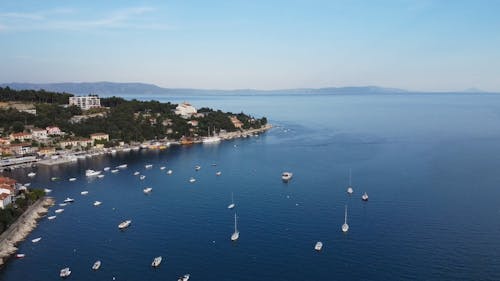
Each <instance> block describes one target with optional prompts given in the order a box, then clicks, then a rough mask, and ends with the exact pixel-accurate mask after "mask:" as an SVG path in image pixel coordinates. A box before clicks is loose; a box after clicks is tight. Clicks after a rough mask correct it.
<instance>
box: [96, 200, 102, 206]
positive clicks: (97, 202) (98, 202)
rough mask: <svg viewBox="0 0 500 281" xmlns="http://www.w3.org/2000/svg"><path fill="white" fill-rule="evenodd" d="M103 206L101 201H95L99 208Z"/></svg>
mask: <svg viewBox="0 0 500 281" xmlns="http://www.w3.org/2000/svg"><path fill="white" fill-rule="evenodd" d="M101 204H102V202H101V201H95V202H94V206H99V205H101Z"/></svg>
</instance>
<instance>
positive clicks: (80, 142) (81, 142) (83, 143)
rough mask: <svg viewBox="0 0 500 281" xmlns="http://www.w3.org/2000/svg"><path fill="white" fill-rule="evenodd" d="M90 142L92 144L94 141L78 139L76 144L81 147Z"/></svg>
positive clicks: (88, 144) (89, 144)
mask: <svg viewBox="0 0 500 281" xmlns="http://www.w3.org/2000/svg"><path fill="white" fill-rule="evenodd" d="M92 144H94V141H93V140H91V139H79V140H78V145H79V146H81V147H87V146H92Z"/></svg>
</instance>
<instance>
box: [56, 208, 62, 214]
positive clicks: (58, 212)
mask: <svg viewBox="0 0 500 281" xmlns="http://www.w3.org/2000/svg"><path fill="white" fill-rule="evenodd" d="M54 212H55V213H56V214H60V213H62V212H64V209H57V210H55V211H54Z"/></svg>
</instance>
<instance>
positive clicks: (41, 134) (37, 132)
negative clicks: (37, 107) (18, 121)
mask: <svg viewBox="0 0 500 281" xmlns="http://www.w3.org/2000/svg"><path fill="white" fill-rule="evenodd" d="M31 135H32V136H33V138H34V139H36V140H44V139H47V137H48V134H47V130H46V129H39V128H34V129H31Z"/></svg>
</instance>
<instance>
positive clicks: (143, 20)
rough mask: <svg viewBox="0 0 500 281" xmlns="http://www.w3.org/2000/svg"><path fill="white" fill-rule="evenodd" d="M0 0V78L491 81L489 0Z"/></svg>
mask: <svg viewBox="0 0 500 281" xmlns="http://www.w3.org/2000/svg"><path fill="white" fill-rule="evenodd" d="M90 2H91V1H88V0H74V1H63V0H60V1H53V0H43V1H40V0H15V1H14V0H2V4H1V5H0V82H77V81H88V82H92V81H114V82H145V83H154V84H157V85H160V86H164V87H183V88H186V87H188V88H218V89H234V88H256V89H277V88H295V87H326V86H362V85H378V86H385V87H397V88H404V89H411V90H438V91H446V90H463V89H467V88H472V87H474V88H479V89H483V90H488V91H500V1H494V0H491V1H446V0H438V1H427V0H420V1H405V0H399V1H369V0H367V1H347V0H346V1H333V0H325V1H314V0H296V1H294V0H289V1H272V0H266V1H259V0H246V1H239V0H226V1H189V0H179V1H125V0H123V1H122V0H121V1H109V0H106V1H92V3H90Z"/></svg>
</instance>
